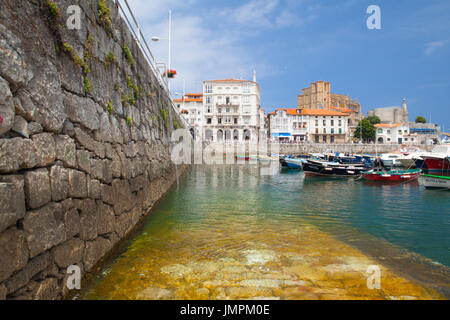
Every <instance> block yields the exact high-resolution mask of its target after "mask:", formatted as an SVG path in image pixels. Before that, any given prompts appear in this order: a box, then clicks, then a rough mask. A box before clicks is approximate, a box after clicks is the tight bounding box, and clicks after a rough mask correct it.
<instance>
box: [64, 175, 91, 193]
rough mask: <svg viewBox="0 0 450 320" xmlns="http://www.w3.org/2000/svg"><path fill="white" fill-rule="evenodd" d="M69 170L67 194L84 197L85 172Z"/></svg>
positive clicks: (85, 185) (85, 190) (85, 186)
mask: <svg viewBox="0 0 450 320" xmlns="http://www.w3.org/2000/svg"><path fill="white" fill-rule="evenodd" d="M68 171H69V196H70V197H71V198H86V197H87V183H86V174H84V173H83V172H80V171H76V170H68Z"/></svg>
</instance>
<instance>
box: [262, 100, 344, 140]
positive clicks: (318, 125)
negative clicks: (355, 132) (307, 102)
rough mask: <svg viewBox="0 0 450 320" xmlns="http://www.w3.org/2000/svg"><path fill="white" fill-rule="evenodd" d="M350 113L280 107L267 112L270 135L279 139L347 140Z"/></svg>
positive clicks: (274, 138)
mask: <svg viewBox="0 0 450 320" xmlns="http://www.w3.org/2000/svg"><path fill="white" fill-rule="evenodd" d="M348 117H349V113H345V112H341V111H338V110H333V109H298V108H280V109H277V110H276V111H275V112H273V113H271V114H269V127H270V137H271V140H272V141H279V142H315V143H346V142H349V141H348V140H349V138H348V137H347V133H348Z"/></svg>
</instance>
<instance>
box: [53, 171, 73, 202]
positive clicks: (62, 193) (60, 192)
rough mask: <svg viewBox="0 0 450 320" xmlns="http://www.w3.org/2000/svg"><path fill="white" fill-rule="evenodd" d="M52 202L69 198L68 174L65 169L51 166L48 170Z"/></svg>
mask: <svg viewBox="0 0 450 320" xmlns="http://www.w3.org/2000/svg"><path fill="white" fill-rule="evenodd" d="M50 186H51V189H52V200H53V201H62V200H64V199H66V198H67V197H68V196H69V173H68V171H67V169H66V168H64V167H61V166H53V167H52V168H51V169H50Z"/></svg>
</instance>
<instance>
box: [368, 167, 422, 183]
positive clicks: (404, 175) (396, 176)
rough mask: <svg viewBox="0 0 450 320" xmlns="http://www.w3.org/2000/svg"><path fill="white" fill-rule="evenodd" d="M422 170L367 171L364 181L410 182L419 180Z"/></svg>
mask: <svg viewBox="0 0 450 320" xmlns="http://www.w3.org/2000/svg"><path fill="white" fill-rule="evenodd" d="M421 172H422V170H420V169H414V170H391V171H365V172H363V173H362V175H363V177H364V179H366V180H369V181H380V182H408V181H412V180H417V179H418V178H419V174H420V173H421Z"/></svg>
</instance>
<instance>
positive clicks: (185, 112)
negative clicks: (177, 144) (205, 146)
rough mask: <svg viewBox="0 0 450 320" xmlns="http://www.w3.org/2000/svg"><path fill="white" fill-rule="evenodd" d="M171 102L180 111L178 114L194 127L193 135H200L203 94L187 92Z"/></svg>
mask: <svg viewBox="0 0 450 320" xmlns="http://www.w3.org/2000/svg"><path fill="white" fill-rule="evenodd" d="M173 102H174V103H175V106H176V107H177V108H178V110H179V111H180V114H181V115H182V116H183V117H184V119H186V121H187V122H188V123H189V125H190V126H191V127H192V128H193V129H194V134H195V136H196V137H201V127H202V121H203V94H201V93H188V94H186V95H185V96H184V97H182V98H181V99H176V100H174V101H173Z"/></svg>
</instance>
